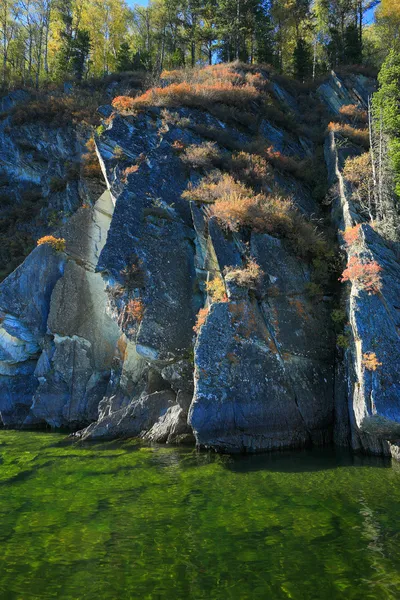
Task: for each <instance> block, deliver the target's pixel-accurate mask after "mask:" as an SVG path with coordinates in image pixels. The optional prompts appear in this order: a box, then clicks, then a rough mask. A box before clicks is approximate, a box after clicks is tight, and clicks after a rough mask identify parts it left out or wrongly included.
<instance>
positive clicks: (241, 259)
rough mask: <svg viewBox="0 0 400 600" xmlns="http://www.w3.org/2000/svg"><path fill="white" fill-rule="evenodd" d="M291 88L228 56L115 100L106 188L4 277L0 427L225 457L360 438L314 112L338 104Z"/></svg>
mask: <svg viewBox="0 0 400 600" xmlns="http://www.w3.org/2000/svg"><path fill="white" fill-rule="evenodd" d="M363 83H365V82H363ZM347 85H349V86H350V87H349V88H347V86H346V84H345V83H344V82H341V86H342V88H341V89H342V92H341V93H342V94H343V97H339V99H337V98H336V96H338V92H337V90H336V89H335V86H336V82H335V80H334V79H332V80H331V81H328V82H327V83H326V84H325V87H322V88H320V90H319V93H320V96H322V97H323V98H325V99H326V101H327V107H329V108H330V109H331V110H336V108H337V106H339V107H340V106H341V105H342V104H348V100H347V97H346V96H345V94H348V96H351V97H354V93H355V92H354V88H355V86H354V82H351V85H350V84H347ZM361 87H362V89H364V88H365V85H364V86H361ZM292 88H293V86H292V85H291V84H290V82H286V81H283V82H282V81H280V80H279V81H278V79H277V78H274V77H273V76H271V74H270V73H268V72H267V71H265V70H262V69H261V70H260V69H257V68H255V67H248V66H244V65H231V66H229V65H228V66H226V65H223V66H215V67H211V68H207V69H204V70H200V71H195V72H193V73H191V74H189V75H188V74H186V75H185V78H184V79H183V76H182V73H180V72H170V73H166V74H164V79H163V80H162V86H161V87H160V88H156V89H155V90H153V91H149V92H146V93H145V94H144V95H142V96H139V97H136V98H132V97H126V96H123V97H118V98H116V99H115V100H114V102H113V107H103V108H102V112H103V114H105V115H106V118H105V120H104V122H103V126H102V128H101V130H99V135H98V136H97V138H96V151H97V155H98V158H99V161H100V164H101V167H102V171H103V174H104V177H105V179H106V183H107V187H108V188H109V196H104V197H102V199H101V201H99V203H98V204H96V206H95V208H94V209H90V208H82V209H80V211H78V213H77V214H76V215H75V216H74V217H73V219H72V220H71V221H70V223H69V224H68V225H66V226H65V227H64V229H62V230H61V231H60V232H59V234H58V235H60V236H61V237H63V238H65V239H66V250H65V252H57V251H56V250H54V249H52V248H50V247H48V246H47V247H46V246H40V247H38V248H37V249H35V250H34V252H33V253H32V254H31V256H30V257H28V259H27V260H26V261H25V263H24V264H23V265H21V266H20V267H19V268H18V269H17V271H15V273H13V274H12V275H11V276H10V277H9V278H8V279H7V280H6V281H5V282H4V283H3V284H2V286H1V288H0V309H1V310H2V313H3V321H2V332H3V333H2V336H1V338H0V344H1V347H2V355H1V356H0V364H1V368H2V373H3V374H2V375H1V376H0V385H1V390H2V391H1V395H0V415H1V420H2V422H3V424H4V425H5V426H15V427H32V426H41V425H45V424H49V425H51V426H53V427H61V426H62V427H69V428H70V429H72V430H77V429H79V428H81V427H82V426H85V425H87V424H88V423H90V422H91V424H90V425H89V426H88V427H87V428H86V429H83V430H82V431H80V432H79V433H78V434H77V435H78V436H79V437H82V438H84V439H88V438H92V439H93V438H103V437H118V436H138V435H141V436H143V437H145V438H146V439H148V440H150V441H159V442H178V441H187V442H189V441H192V442H196V444H197V445H199V446H204V447H213V448H215V449H219V450H228V451H241V450H248V451H259V450H263V449H273V448H287V447H301V446H305V445H309V444H323V443H327V442H329V441H331V440H332V438H333V435H334V433H335V432H336V441H337V442H339V443H342V444H345V443H347V441H348V437H349V421H348V413H347V408H346V406H345V404H344V400H343V399H344V388H346V385H347V382H349V381H350V380H351V377H352V375H350V374H346V375H345V377H342V376H341V372H342V370H343V369H342V370H341V368H340V365H338V362H337V352H336V351H335V331H334V326H333V321H332V318H331V313H332V309H333V308H334V306H335V296H334V293H335V287H336V286H335V281H337V278H338V273H337V272H336V271H335V269H336V262H337V261H336V259H335V249H334V247H333V245H332V242H330V241H329V233H327V232H326V231H325V234H324V233H323V230H324V229H325V228H324V226H323V217H324V208H323V207H321V204H320V202H319V200H318V198H321V197H323V193H322V192H323V187H322V185H321V184H323V181H324V178H325V173H324V170H323V163H321V162H320V161H321V156H320V151H319V147H318V142H319V139H320V138H319V135H318V131H317V132H316V131H315V128H314V129H312V128H310V125H311V124H312V123H310V121H311V119H310V116H309V113H308V112H306V111H305V110H304V106H310V107H312V111H313V112H314V114H313V115H312V116H313V117H314V119H315V118H317V121H318V120H319V119H320V117H321V115H323V113H324V109H323V105H322V104H321V102H319V101H318V100H317V97H316V95H315V94H314V93H313V92H309V91H305V90H303V89H300V90H297V89H292ZM345 89H346V92H344V91H343V90H345ZM335 94H336V96H335V102H337V105H332V103H330V101H331V100H332V98H333V97H334V95H335ZM359 96H360V98H358V99H357V101H358V102H362V101H363V98H362V94H359ZM312 111H311V112H312ZM330 139H331V142H330V144H331V145H330V146H329V145H328V144H327V148H326V156H327V158H328V166H329V168H330V177H331V183H333V180H334V179H335V180H336V179H337V177H338V169H337V166H336V162H335V161H336V159H335V148H334V143H333V141H332V137H331V138H330ZM332 153H333V154H332ZM332 161H333V163H332ZM332 164H334V171H333V172H332ZM317 170H318V171H319V172H318V174H317ZM289 196H290V200H289V199H288V198H289ZM105 203H106V204H107V207H106V208H105ZM110 203H112V207H111V204H110ZM107 215H109V216H107ZM340 226H341V225H340ZM321 227H322V229H321ZM318 228H319V231H318V230H317V229H318ZM46 265H47V266H46ZM393 268H394V270H396V268H397V267H396V266H395V264H394V263H393ZM39 269H40V272H43V276H42V281H41V282H37V283H38V285H37V286H36V288H34V287H33V286H32V289H29V285H30V284H29V283H28V284H27V282H29V281H30V278H32V279H35V277H36V276H35V273H36V270H39ZM93 271H96V273H94V272H93ZM394 277H395V278H396V281H397V271H396V272H394ZM44 282H46V285H45V284H44ZM15 297H17V298H19V302H18V303H17V305H16V306H13V305H12V302H11V301H10V300H8V299H10V298H15ZM32 297H33V302H31V298H32ZM370 299H371V298H370V296H368V301H369V300H370ZM28 304H29V305H31V304H33V305H35V306H37V307H40V310H38V311H36V312H35V314H34V315H32V314H31V311H27V305H28ZM366 310H367V307H366V306H365V307H363V308H362V312H363V314H364V313H365V312H366ZM39 313H40V316H39ZM15 323H17V326H16V325H15ZM355 326H356V325H355V323H354V325H353V327H355ZM395 346H396V344H395ZM21 347H22V348H23V352H22V351H21ZM396 348H397V346H396ZM11 350H12V351H11ZM387 369H388V371H389V372H391V373H393V365H392V366H390V365H389V364H388V367H387ZM335 373H336V374H335ZM23 378H25V379H23ZM22 381H24V382H25V383H24V384H23V385H22ZM22 388H23V390H24V393H23V394H21V389H22ZM393 389H394V388H393ZM366 393H367V392H366ZM395 393H396V392H395ZM21 398H23V400H22V401H21ZM396 419H397V417H395V420H396ZM335 425H336V429H335ZM352 431H353V432H354V431H355V429H354V426H352ZM353 438H354V436H353ZM354 445H356V444H354Z"/></svg>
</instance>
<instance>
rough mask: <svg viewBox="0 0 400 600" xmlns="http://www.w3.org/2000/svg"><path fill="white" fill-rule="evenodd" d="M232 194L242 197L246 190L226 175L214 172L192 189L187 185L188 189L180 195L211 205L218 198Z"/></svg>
mask: <svg viewBox="0 0 400 600" xmlns="http://www.w3.org/2000/svg"><path fill="white" fill-rule="evenodd" d="M232 193H236V194H238V195H242V194H243V195H244V194H246V193H247V189H246V188H245V187H244V186H243V185H242V184H241V183H239V182H238V181H235V180H234V179H233V177H231V176H230V175H228V174H227V173H221V171H217V170H215V171H212V172H211V173H209V174H208V175H207V176H206V177H203V179H202V180H201V182H200V184H199V185H197V186H195V187H193V186H192V185H191V184H190V183H189V186H188V189H187V190H186V191H184V192H183V194H182V198H184V199H185V200H192V201H193V202H199V203H201V204H212V203H213V202H215V201H216V200H218V199H219V198H222V197H225V196H226V195H229V194H232Z"/></svg>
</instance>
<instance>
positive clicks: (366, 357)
mask: <svg viewBox="0 0 400 600" xmlns="http://www.w3.org/2000/svg"><path fill="white" fill-rule="evenodd" d="M362 364H363V367H365V368H366V369H367V371H376V370H377V368H378V367H381V366H382V363H381V362H379V361H378V359H377V357H376V354H375V352H365V353H364V354H363V357H362Z"/></svg>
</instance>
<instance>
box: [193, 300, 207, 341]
mask: <svg viewBox="0 0 400 600" xmlns="http://www.w3.org/2000/svg"><path fill="white" fill-rule="evenodd" d="M209 312H210V309H209V308H208V307H205V308H201V309H200V310H199V312H198V313H197V319H196V325H194V327H193V331H194V332H195V334H196V335H197V334H198V333H199V332H200V329H201V328H202V326H203V325H204V323H205V322H206V320H207V317H208V313H209Z"/></svg>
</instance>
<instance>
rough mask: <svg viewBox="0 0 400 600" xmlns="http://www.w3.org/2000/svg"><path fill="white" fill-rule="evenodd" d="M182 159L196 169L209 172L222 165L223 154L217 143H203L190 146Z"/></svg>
mask: <svg viewBox="0 0 400 600" xmlns="http://www.w3.org/2000/svg"><path fill="white" fill-rule="evenodd" d="M181 158H182V161H183V162H184V163H185V164H187V165H188V166H190V167H193V168H194V169H203V170H207V169H211V168H212V167H213V166H217V165H219V164H220V162H221V152H220V150H219V148H218V146H217V144H216V143H215V142H203V143H202V144H192V145H190V146H188V147H187V148H186V150H185V152H184V153H183V154H182V157H181Z"/></svg>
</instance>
